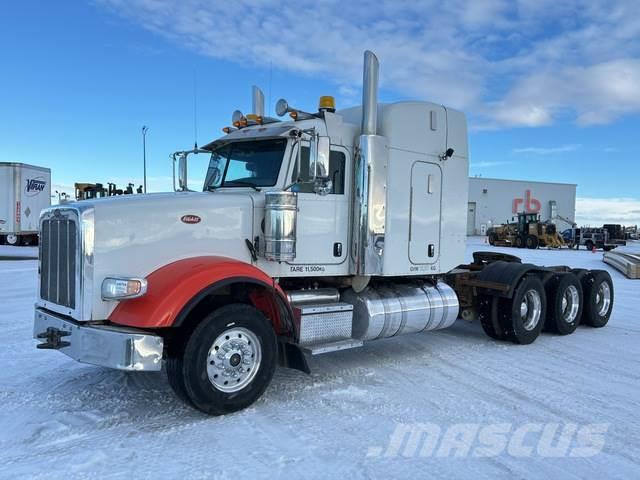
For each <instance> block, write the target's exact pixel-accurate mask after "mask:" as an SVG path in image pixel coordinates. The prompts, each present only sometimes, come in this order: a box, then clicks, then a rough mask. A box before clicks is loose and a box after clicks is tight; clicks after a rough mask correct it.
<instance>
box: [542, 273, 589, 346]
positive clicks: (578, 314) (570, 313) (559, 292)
mask: <svg viewBox="0 0 640 480" xmlns="http://www.w3.org/2000/svg"><path fill="white" fill-rule="evenodd" d="M545 291H546V294H547V308H548V311H547V319H546V321H545V329H546V330H548V331H550V332H555V333H559V334H560V335H568V334H570V333H573V332H574V331H575V330H576V328H577V327H578V325H579V324H580V319H581V318H582V303H583V295H582V285H581V284H580V280H578V277H577V276H576V275H574V274H573V273H558V274H556V275H554V276H553V277H552V278H551V279H550V280H549V281H548V282H547V284H546V285H545Z"/></svg>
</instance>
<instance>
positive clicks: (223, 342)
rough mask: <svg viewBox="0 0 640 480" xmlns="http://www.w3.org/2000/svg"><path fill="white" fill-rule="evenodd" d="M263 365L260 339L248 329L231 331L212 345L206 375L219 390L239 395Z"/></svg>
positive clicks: (238, 328) (233, 329) (220, 336)
mask: <svg viewBox="0 0 640 480" xmlns="http://www.w3.org/2000/svg"><path fill="white" fill-rule="evenodd" d="M261 361H262V348H261V347H260V342H259V340H258V337H257V336H256V335H255V334H254V333H253V332H251V331H250V330H247V329H246V328H241V327H235V328H231V329H229V330H226V331H224V332H223V333H222V334H220V335H219V336H218V338H216V339H215V341H214V342H213V344H212V345H211V348H210V349H209V353H208V354H207V375H208V377H209V381H210V382H211V384H212V385H213V386H214V387H215V388H217V389H218V390H220V391H222V392H226V393H231V392H237V391H239V390H242V389H243V388H244V387H246V386H247V385H249V384H250V383H251V381H252V380H253V379H254V377H255V376H256V374H257V373H258V369H259V368H260V362H261Z"/></svg>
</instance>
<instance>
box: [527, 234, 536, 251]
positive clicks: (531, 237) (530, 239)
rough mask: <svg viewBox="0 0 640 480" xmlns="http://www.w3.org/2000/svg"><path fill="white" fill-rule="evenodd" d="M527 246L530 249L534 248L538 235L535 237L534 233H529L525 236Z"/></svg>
mask: <svg viewBox="0 0 640 480" xmlns="http://www.w3.org/2000/svg"><path fill="white" fill-rule="evenodd" d="M526 242H527V248H529V249H531V250H535V249H536V248H538V244H539V242H538V237H536V236H535V235H529V236H527V240H526Z"/></svg>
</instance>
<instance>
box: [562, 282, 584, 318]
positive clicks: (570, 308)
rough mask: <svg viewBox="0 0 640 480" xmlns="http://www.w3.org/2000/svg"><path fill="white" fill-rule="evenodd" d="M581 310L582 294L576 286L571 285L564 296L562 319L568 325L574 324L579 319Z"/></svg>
mask: <svg viewBox="0 0 640 480" xmlns="http://www.w3.org/2000/svg"><path fill="white" fill-rule="evenodd" d="M579 309H580V294H579V293H578V289H577V288H576V286H575V285H569V286H568V287H567V288H566V289H565V291H564V295H563V296H562V319H563V320H564V321H565V322H566V323H573V322H574V321H575V320H576V318H577V317H578V310H579Z"/></svg>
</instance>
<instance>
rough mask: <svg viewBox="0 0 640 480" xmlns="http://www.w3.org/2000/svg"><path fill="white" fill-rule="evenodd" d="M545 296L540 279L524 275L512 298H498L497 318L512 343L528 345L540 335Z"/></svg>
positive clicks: (544, 312)
mask: <svg viewBox="0 0 640 480" xmlns="http://www.w3.org/2000/svg"><path fill="white" fill-rule="evenodd" d="M546 306H547V296H546V294H545V291H544V286H543V285H542V281H541V280H540V279H539V278H538V277H536V276H533V275H528V276H525V277H524V278H523V279H522V280H520V283H519V284H518V286H517V288H516V290H515V292H514V293H513V297H512V298H510V299H509V298H504V299H500V302H499V305H498V318H499V320H500V325H501V326H502V329H503V330H504V332H505V333H506V336H507V338H508V339H509V340H511V341H512V342H513V343H519V344H521V345H528V344H530V343H533V342H534V341H535V339H536V338H538V336H539V335H540V332H541V331H542V327H543V326H544V321H545V314H546Z"/></svg>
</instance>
